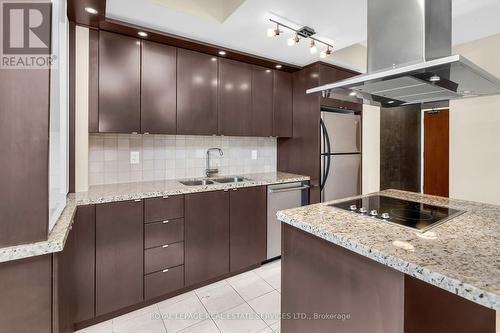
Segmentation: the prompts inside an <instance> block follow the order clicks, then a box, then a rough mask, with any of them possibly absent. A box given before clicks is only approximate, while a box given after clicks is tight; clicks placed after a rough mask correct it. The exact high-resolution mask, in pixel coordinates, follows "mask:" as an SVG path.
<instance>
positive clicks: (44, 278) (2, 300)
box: [0, 254, 52, 333]
mask: <svg viewBox="0 0 500 333" xmlns="http://www.w3.org/2000/svg"><path fill="white" fill-rule="evenodd" d="M51 285H52V255H51V254H48V255H43V256H37V257H32V258H28V259H21V260H15V261H10V262H6V263H0V332H9V333H10V332H12V333H13V332H15V333H32V332H37V333H50V332H51V329H52V288H51Z"/></svg>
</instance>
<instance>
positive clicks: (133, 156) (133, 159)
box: [130, 151, 140, 164]
mask: <svg viewBox="0 0 500 333" xmlns="http://www.w3.org/2000/svg"><path fill="white" fill-rule="evenodd" d="M139 162H140V154H139V152H138V151H131V152H130V164H139Z"/></svg>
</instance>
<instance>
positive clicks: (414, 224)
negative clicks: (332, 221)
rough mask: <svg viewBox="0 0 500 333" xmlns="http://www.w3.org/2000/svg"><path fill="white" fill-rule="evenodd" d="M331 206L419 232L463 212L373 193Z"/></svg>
mask: <svg viewBox="0 0 500 333" xmlns="http://www.w3.org/2000/svg"><path fill="white" fill-rule="evenodd" d="M330 206H332V207H337V208H341V209H345V210H348V211H351V212H353V214H360V215H366V216H370V217H373V218H375V219H380V220H384V221H386V222H389V223H393V224H396V225H399V226H401V227H405V228H410V229H411V230H414V231H419V232H424V231H427V230H429V229H430V228H431V227H434V226H436V225H438V224H440V223H443V222H445V221H447V220H449V219H451V218H453V217H456V216H458V215H460V214H462V213H463V211H460V210H456V209H452V208H447V207H440V206H434V205H428V204H424V203H420V202H415V201H409V200H403V199H397V198H392V197H387V196H384V195H371V196H368V197H365V198H361V199H354V200H348V201H343V202H338V203H335V204H331V205H330Z"/></svg>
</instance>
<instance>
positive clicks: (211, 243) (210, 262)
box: [184, 191, 229, 286]
mask: <svg viewBox="0 0 500 333" xmlns="http://www.w3.org/2000/svg"><path fill="white" fill-rule="evenodd" d="M185 207H186V214H185V215H186V216H185V220H184V224H185V225H184V230H185V240H184V246H185V247H184V251H185V257H184V269H185V280H186V286H189V285H193V284H196V283H199V282H203V281H207V280H209V279H212V278H215V277H217V276H220V275H223V274H226V273H228V272H229V194H228V192H224V191H215V192H206V193H196V194H190V195H186V197H185Z"/></svg>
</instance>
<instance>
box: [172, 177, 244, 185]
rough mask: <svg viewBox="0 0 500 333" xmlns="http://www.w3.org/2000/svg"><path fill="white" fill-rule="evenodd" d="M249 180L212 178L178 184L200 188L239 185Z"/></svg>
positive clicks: (182, 181)
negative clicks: (216, 185)
mask: <svg viewBox="0 0 500 333" xmlns="http://www.w3.org/2000/svg"><path fill="white" fill-rule="evenodd" d="M249 180H250V179H248V178H245V177H242V176H235V177H225V178H214V179H190V180H180V181H179V183H181V184H182V185H186V186H202V185H213V184H230V183H241V182H244V181H249Z"/></svg>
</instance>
